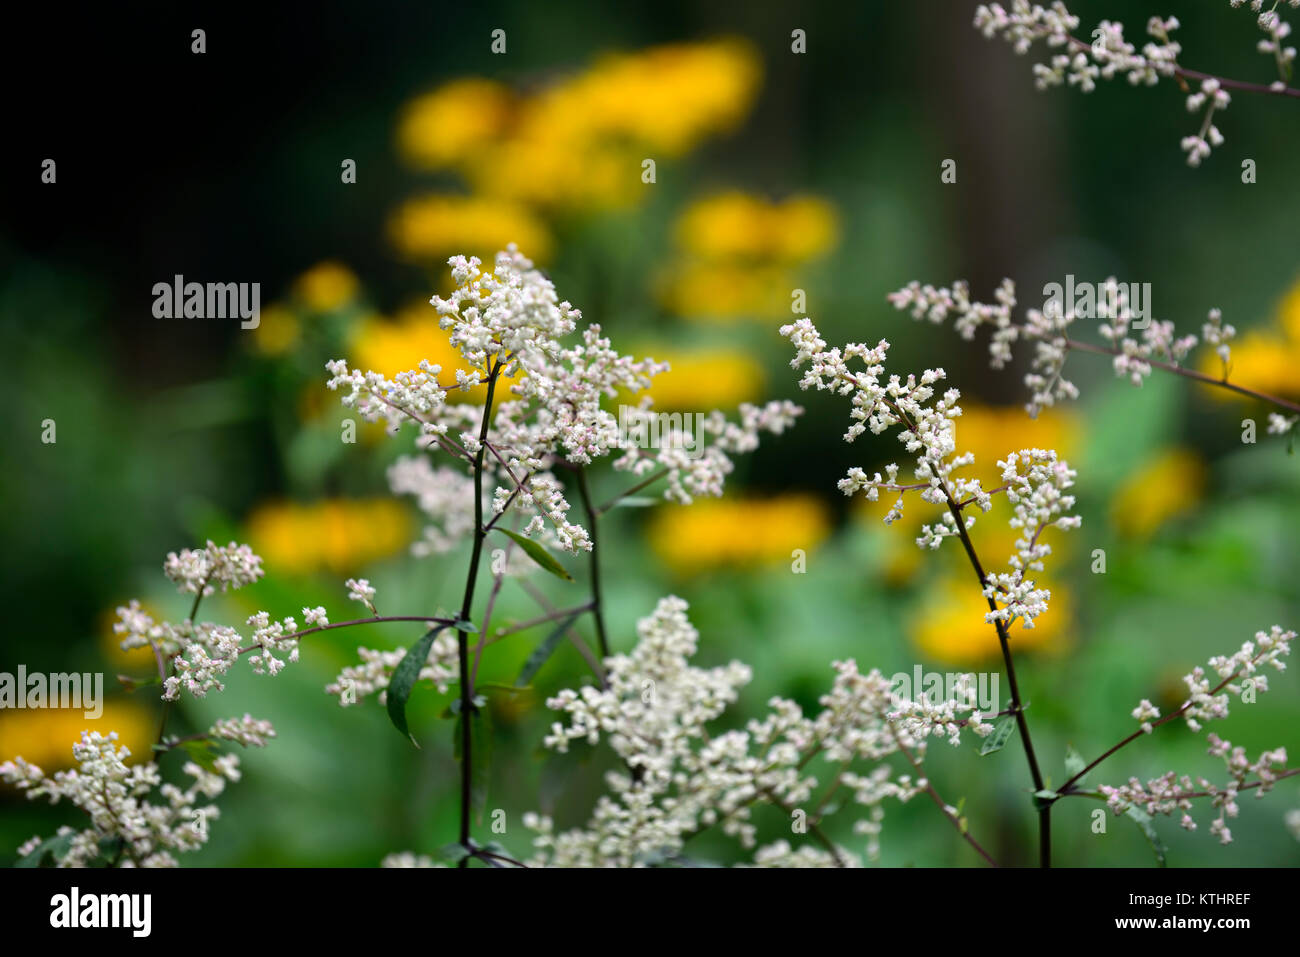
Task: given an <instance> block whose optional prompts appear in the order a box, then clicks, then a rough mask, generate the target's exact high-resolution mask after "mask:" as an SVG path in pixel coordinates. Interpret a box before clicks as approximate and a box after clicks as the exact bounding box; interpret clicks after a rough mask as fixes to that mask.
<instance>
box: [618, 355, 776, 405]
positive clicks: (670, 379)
mask: <svg viewBox="0 0 1300 957" xmlns="http://www.w3.org/2000/svg"><path fill="white" fill-rule="evenodd" d="M640 352H641V353H642V354H648V355H651V356H653V357H654V358H655V359H656V360H658V361H660V362H667V363H668V365H669V370H668V371H667V372H661V373H660V374H659V375H657V376H655V377H654V378H653V379H652V380H651V386H650V395H651V396H652V397H653V398H654V403H655V404H654V407H655V409H656V410H661V411H668V410H673V409H678V410H686V411H693V412H707V411H709V410H710V409H729V408H735V407H736V406H738V405H739V404H740V403H742V402H753V401H755V400H757V399H758V398H759V397H760V396H761V395H762V394H763V381H764V378H765V376H764V373H763V366H762V364H761V363H759V362H758V361H757V360H755V359H754V358H753V356H751V355H749V354H748V353H745V352H739V351H736V350H733V349H699V350H696V351H693V352H674V351H671V350H669V351H667V352H664V353H661V352H660V351H659V350H657V349H654V348H647V349H642V350H640Z"/></svg>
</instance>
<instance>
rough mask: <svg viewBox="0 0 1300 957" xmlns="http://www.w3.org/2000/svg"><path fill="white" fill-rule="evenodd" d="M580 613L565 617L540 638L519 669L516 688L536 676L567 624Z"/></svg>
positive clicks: (552, 651) (523, 685)
mask: <svg viewBox="0 0 1300 957" xmlns="http://www.w3.org/2000/svg"><path fill="white" fill-rule="evenodd" d="M581 614H582V612H580V611H577V612H574V613H573V614H572V615H570V616H569V617H567V618H565V619H564V620H563V621H561V622H560V623H559V624H558V625H556V626H555V629H554V630H553V631H552V632H551V633H550V634H549V635H547V636H546V637H545V638H544V639H543V640H542V643H541V644H540V645H538V646H537V647H536V648H535V649H533V653H532V654H531V655H529V656H528V660H527V661H525V662H524V666H523V668H521V669H520V671H519V677H518V678H516V679H515V687H516V688H524V687H526V686H527V685H529V684H530V683H531V682H532V680H533V679H534V678H535V677H537V672H539V671H541V670H542V665H544V664H546V660H547V659H548V658H550V657H551V655H553V654H555V649H556V648H558V647H559V646H560V642H561V641H562V640H564V634H565V632H567V631H568V630H569V626H570V625H572V624H573V623H574V622H575V621H576V620H577V619H578V616H579V615H581Z"/></svg>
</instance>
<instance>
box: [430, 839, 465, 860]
mask: <svg viewBox="0 0 1300 957" xmlns="http://www.w3.org/2000/svg"><path fill="white" fill-rule="evenodd" d="M469 854H470V851H469V848H467V847H466V846H465V845H464V844H444V845H443V846H442V847H440V848H438V850H437V851H435V852H434V854H433V856H434V857H435V858H437V859H438V860H440V861H442V862H443V863H444V864H459V863H460V862H461V861H463V860H464V859H465V858H467V857H469Z"/></svg>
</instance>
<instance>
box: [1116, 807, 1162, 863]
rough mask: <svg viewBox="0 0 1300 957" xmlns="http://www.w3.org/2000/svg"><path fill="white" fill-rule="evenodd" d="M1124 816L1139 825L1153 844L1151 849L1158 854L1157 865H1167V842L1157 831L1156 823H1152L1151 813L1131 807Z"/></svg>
mask: <svg viewBox="0 0 1300 957" xmlns="http://www.w3.org/2000/svg"><path fill="white" fill-rule="evenodd" d="M1124 816H1125V817H1126V818H1128V819H1129V820H1130V821H1132V822H1133V823H1135V824H1136V825H1137V826H1138V829H1139V830H1141V831H1142V834H1143V835H1144V836H1145V837H1146V839H1147V841H1148V842H1149V843H1150V844H1151V850H1152V851H1153V852H1154V853H1155V855H1156V866H1157V867H1164V866H1165V855H1166V853H1167V852H1168V849H1167V848H1166V847H1165V842H1164V841H1162V840H1160V834H1159V832H1157V831H1156V828H1155V825H1154V824H1152V823H1151V815H1150V814H1148V813H1147V812H1146V811H1144V810H1142V809H1141V808H1136V807H1131V808H1129V809H1128V810H1127V811H1125V812H1124Z"/></svg>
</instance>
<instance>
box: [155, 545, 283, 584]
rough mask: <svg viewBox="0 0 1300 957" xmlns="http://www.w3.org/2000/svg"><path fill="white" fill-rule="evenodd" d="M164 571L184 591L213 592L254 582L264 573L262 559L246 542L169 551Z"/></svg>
mask: <svg viewBox="0 0 1300 957" xmlns="http://www.w3.org/2000/svg"><path fill="white" fill-rule="evenodd" d="M163 571H164V572H165V573H166V575H167V577H168V578H170V579H171V580H172V581H174V582H175V583H176V584H177V585H178V586H179V588H180V591H181V592H183V593H189V594H191V595H197V594H200V593H202V594H204V595H211V594H213V593H214V592H215V591H216V590H217V586H220V587H221V590H222V591H225V590H226V589H227V588H239V587H241V586H243V585H251V584H252V583H253V582H255V581H257V580H258V579H259V578H261V577H262V559H261V558H259V557H258V556H256V555H254V554H253V550H252V549H251V548H249V547H248V546H247V545H237V544H235V543H234V542H231V543H230V544H229V545H224V546H222V545H217V544H216V543H214V542H211V541H209V542H208V544H207V546H206V547H205V548H195V549H191V548H185V549H182V550H181V551H180V553H179V554H177V553H176V552H168V554H167V561H166V562H164V563H163Z"/></svg>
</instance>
